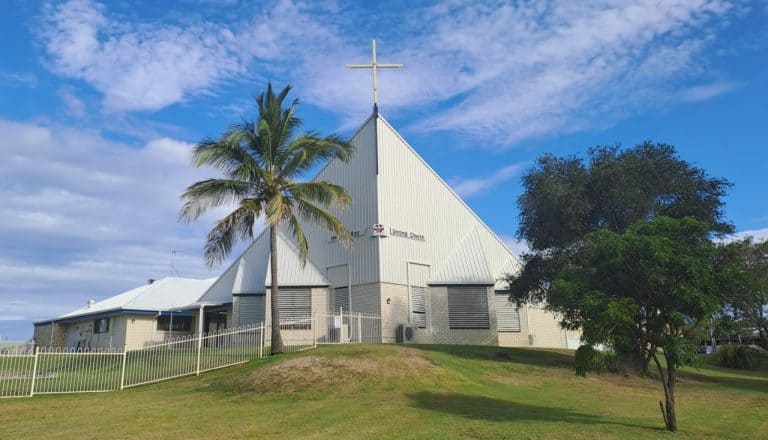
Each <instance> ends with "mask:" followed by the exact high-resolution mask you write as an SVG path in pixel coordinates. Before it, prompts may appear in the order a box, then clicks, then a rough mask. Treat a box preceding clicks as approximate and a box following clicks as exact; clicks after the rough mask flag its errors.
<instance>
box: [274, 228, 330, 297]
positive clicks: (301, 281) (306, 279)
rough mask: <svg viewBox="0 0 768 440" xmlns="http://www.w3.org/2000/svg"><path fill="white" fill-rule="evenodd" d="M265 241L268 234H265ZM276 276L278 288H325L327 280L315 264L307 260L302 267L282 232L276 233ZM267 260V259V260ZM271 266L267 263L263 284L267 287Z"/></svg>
mask: <svg viewBox="0 0 768 440" xmlns="http://www.w3.org/2000/svg"><path fill="white" fill-rule="evenodd" d="M265 235H266V236H267V239H268V238H269V234H265ZM277 237H278V239H277V276H278V280H279V281H278V285H280V286H327V285H328V284H329V283H328V279H327V278H326V277H325V275H323V274H322V272H320V270H319V269H318V268H317V267H316V266H315V264H314V263H313V262H312V260H310V259H309V258H307V261H306V262H305V264H304V265H303V266H302V264H301V258H300V257H299V250H298V248H296V245H295V244H294V243H293V239H292V238H289V237H288V236H287V235H286V234H285V233H284V232H282V231H281V232H278V235H277ZM268 260H269V259H268ZM271 268H272V265H271V263H270V262H269V261H267V272H266V275H265V278H264V282H265V284H266V286H267V287H269V286H270V285H272V282H271V279H270V276H271V275H270V270H271Z"/></svg>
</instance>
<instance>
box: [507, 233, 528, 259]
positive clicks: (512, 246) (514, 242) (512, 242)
mask: <svg viewBox="0 0 768 440" xmlns="http://www.w3.org/2000/svg"><path fill="white" fill-rule="evenodd" d="M501 240H502V241H503V242H504V244H506V245H507V247H508V248H509V250H511V251H512V252H513V253H514V254H515V255H517V256H521V255H523V254H525V253H527V252H530V250H531V248H530V247H529V246H528V242H527V241H525V240H520V239H518V238H517V237H514V236H511V235H502V236H501Z"/></svg>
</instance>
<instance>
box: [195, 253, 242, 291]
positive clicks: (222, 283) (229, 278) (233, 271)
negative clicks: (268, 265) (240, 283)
mask: <svg viewBox="0 0 768 440" xmlns="http://www.w3.org/2000/svg"><path fill="white" fill-rule="evenodd" d="M246 252H247V250H246ZM239 267H240V265H239V262H238V261H235V262H234V263H233V264H232V265H230V266H229V267H228V268H227V270H226V271H224V273H223V274H221V276H219V278H218V279H217V280H216V281H215V282H214V283H213V285H212V286H211V287H209V288H208V290H207V291H206V292H205V293H204V294H203V296H202V297H200V299H199V300H198V301H200V302H211V303H226V302H229V301H231V300H232V291H233V289H234V287H235V278H236V277H237V270H238V269H239Z"/></svg>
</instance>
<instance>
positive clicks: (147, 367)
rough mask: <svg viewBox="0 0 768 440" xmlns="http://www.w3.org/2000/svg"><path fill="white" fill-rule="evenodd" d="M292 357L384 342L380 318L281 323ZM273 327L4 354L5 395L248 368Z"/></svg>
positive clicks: (0, 356) (0, 391) (108, 387)
mask: <svg viewBox="0 0 768 440" xmlns="http://www.w3.org/2000/svg"><path fill="white" fill-rule="evenodd" d="M280 329H281V336H282V339H283V344H284V351H285V352H295V351H301V350H306V349H309V348H314V347H316V346H317V344H341V343H358V342H370V343H375V342H381V318H380V317H379V316H374V315H365V314H360V313H348V312H347V313H341V312H340V313H339V314H336V315H326V314H317V315H313V316H307V317H306V318H304V319H292V320H281V322H280ZM270 342H271V335H270V327H269V326H268V325H264V324H259V325H250V326H244V327H239V328H234V329H226V330H223V331H219V332H212V333H208V334H203V335H202V336H198V335H191V336H186V337H181V338H177V339H172V340H168V341H163V342H155V343H151V344H150V345H147V346H145V347H142V348H137V349H128V350H126V349H122V348H121V349H119V350H116V349H92V350H88V349H77V350H75V349H67V348H43V347H37V348H35V347H32V346H17V347H13V348H5V349H0V398H3V397H24V396H32V395H35V394H59V393H88V392H103V391H114V390H121V389H124V388H128V387H133V386H137V385H142V384H147V383H152V382H158V381H162V380H166V379H172V378H176V377H181V376H188V375H192V374H200V373H201V372H204V371H209V370H214V369H218V368H224V367H228V366H232V365H237V364H242V363H244V362H247V361H249V360H251V359H256V358H261V357H263V356H266V355H268V354H269V352H270Z"/></svg>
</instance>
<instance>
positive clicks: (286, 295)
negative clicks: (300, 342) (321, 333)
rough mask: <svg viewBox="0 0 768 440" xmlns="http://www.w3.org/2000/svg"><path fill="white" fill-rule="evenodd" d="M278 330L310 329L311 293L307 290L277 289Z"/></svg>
mask: <svg viewBox="0 0 768 440" xmlns="http://www.w3.org/2000/svg"><path fill="white" fill-rule="evenodd" d="M278 295H279V299H280V322H281V325H280V328H282V329H296V330H299V329H301V330H309V329H310V328H312V325H311V321H312V319H311V317H312V291H311V290H310V289H309V288H306V287H305V288H287V287H286V288H279V289H278Z"/></svg>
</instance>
